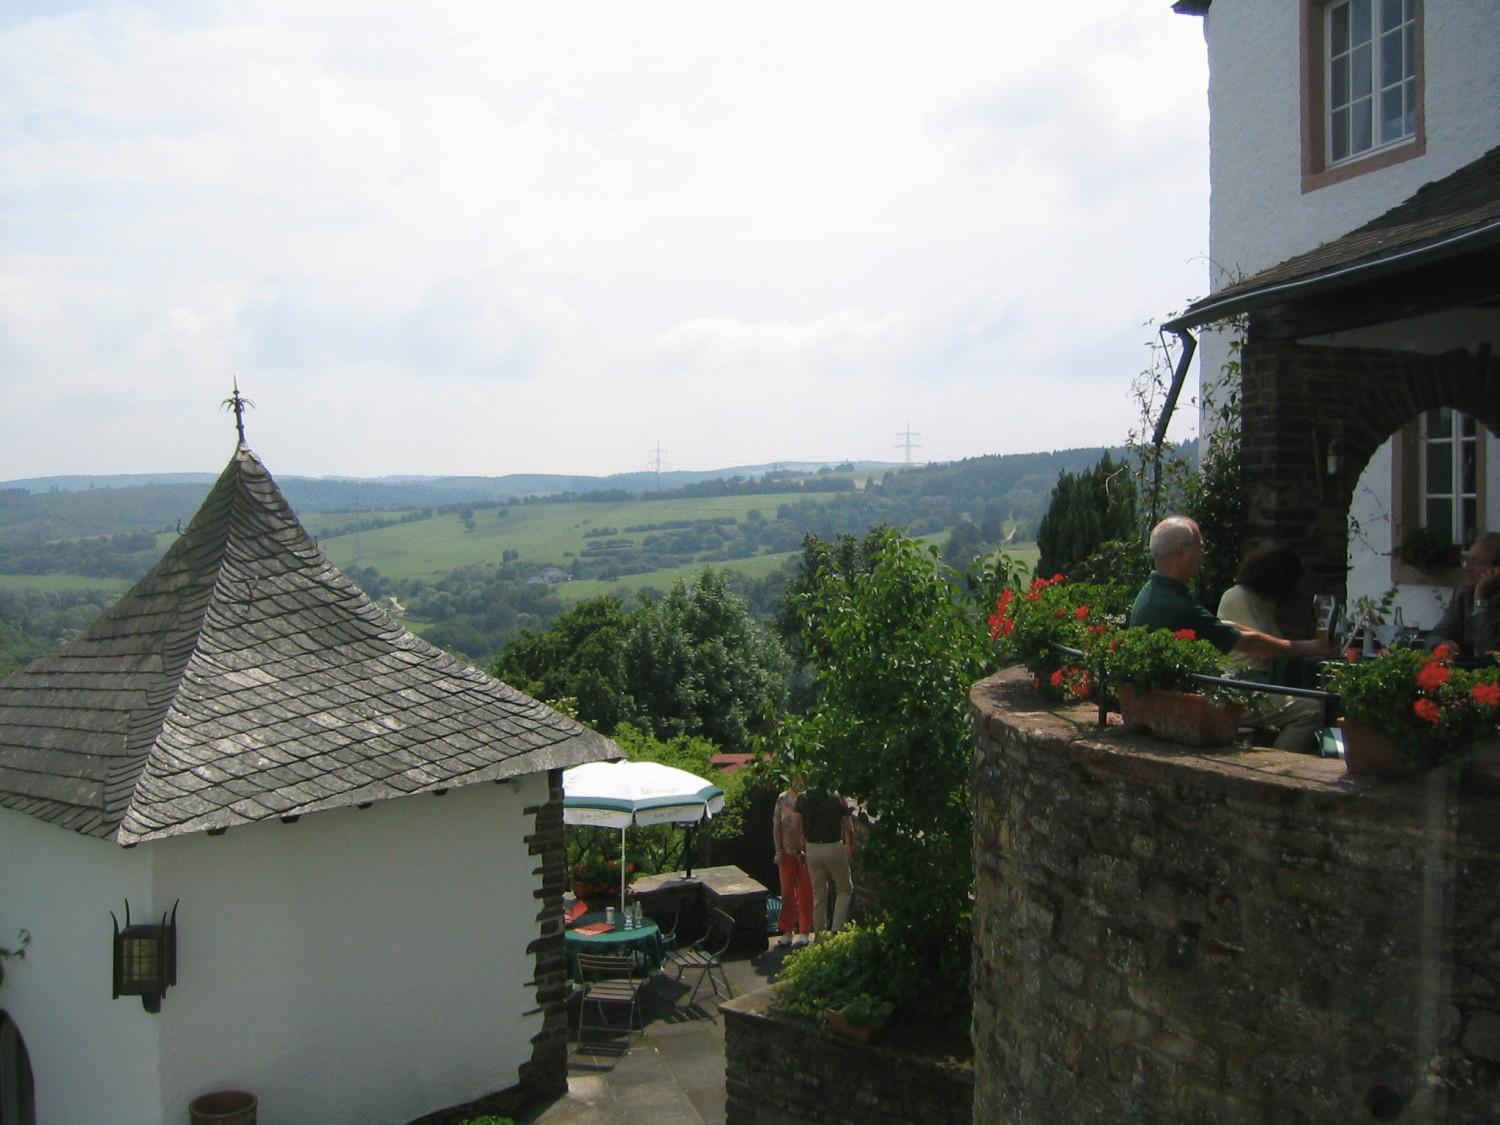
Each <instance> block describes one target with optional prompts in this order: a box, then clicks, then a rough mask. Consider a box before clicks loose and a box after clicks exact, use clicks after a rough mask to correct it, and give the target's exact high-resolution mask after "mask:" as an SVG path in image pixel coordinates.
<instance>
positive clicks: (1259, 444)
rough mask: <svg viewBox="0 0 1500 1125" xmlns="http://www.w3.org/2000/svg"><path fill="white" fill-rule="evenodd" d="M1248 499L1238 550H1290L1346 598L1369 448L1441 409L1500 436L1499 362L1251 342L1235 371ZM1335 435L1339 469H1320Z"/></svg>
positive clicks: (1321, 584)
mask: <svg viewBox="0 0 1500 1125" xmlns="http://www.w3.org/2000/svg"><path fill="white" fill-rule="evenodd" d="M1241 405H1242V427H1243V440H1242V442H1241V450H1242V453H1243V458H1244V468H1245V479H1246V481H1247V485H1246V501H1247V518H1246V525H1245V528H1244V543H1243V544H1242V545H1248V544H1250V543H1257V542H1268V543H1275V544H1277V545H1279V546H1285V547H1289V548H1291V549H1292V550H1294V551H1296V552H1297V553H1298V554H1299V555H1300V556H1301V557H1302V558H1303V560H1304V561H1305V562H1306V564H1307V567H1308V571H1309V574H1310V576H1311V581H1312V587H1313V589H1315V590H1317V591H1318V592H1322V593H1336V594H1340V595H1343V594H1345V593H1346V592H1347V591H1346V582H1345V578H1346V566H1347V563H1346V557H1347V549H1348V548H1347V538H1348V532H1347V521H1348V514H1349V507H1350V503H1351V500H1352V498H1353V491H1354V487H1355V485H1356V484H1357V483H1358V481H1359V477H1360V474H1361V473H1362V472H1364V469H1365V466H1366V465H1368V464H1369V462H1370V458H1371V457H1372V456H1374V454H1375V451H1376V450H1377V449H1379V448H1380V446H1381V445H1382V444H1383V443H1384V442H1385V440H1386V439H1387V438H1388V437H1390V435H1391V434H1393V433H1395V432H1396V431H1397V430H1399V429H1400V428H1401V427H1402V426H1403V425H1405V424H1406V423H1407V422H1408V421H1410V420H1411V419H1412V418H1413V417H1415V416H1417V415H1418V414H1421V413H1422V412H1423V411H1426V410H1430V409H1432V408H1434V407H1438V406H1451V407H1453V408H1454V409H1456V410H1462V411H1464V412H1465V413H1468V414H1472V415H1474V416H1475V417H1476V418H1477V419H1478V420H1479V422H1480V423H1482V424H1483V425H1485V426H1486V427H1488V428H1489V429H1490V430H1491V431H1494V432H1496V433H1500V361H1497V360H1496V358H1495V357H1493V356H1491V355H1478V356H1476V355H1470V354H1469V353H1467V352H1461V351H1456V352H1452V353H1448V354H1446V355H1435V356H1434V355H1420V354H1417V353H1414V352H1402V351H1389V350H1383V349H1373V348H1326V347H1309V346H1306V345H1301V344H1282V343H1277V344H1252V345H1248V346H1247V347H1246V348H1245V351H1244V356H1243V361H1242V367H1241ZM1335 439H1337V441H1338V442H1339V444H1340V446H1341V451H1342V456H1341V464H1340V467H1339V471H1338V473H1337V474H1336V475H1333V476H1330V475H1328V473H1327V472H1326V455H1327V451H1328V447H1329V444H1330V442H1332V441H1334V440H1335Z"/></svg>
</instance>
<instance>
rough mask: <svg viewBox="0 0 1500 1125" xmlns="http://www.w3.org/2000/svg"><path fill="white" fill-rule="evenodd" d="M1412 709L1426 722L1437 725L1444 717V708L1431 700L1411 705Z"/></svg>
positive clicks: (1423, 700) (1419, 701)
mask: <svg viewBox="0 0 1500 1125" xmlns="http://www.w3.org/2000/svg"><path fill="white" fill-rule="evenodd" d="M1411 709H1412V710H1413V711H1414V712H1416V716H1417V718H1419V719H1421V720H1423V721H1424V722H1428V723H1436V722H1437V721H1438V720H1439V719H1441V718H1442V717H1443V711H1442V708H1440V707H1439V706H1438V705H1437V704H1436V703H1435V702H1434V701H1433V700H1431V699H1419V700H1417V701H1416V702H1415V703H1413V704H1412V705H1411Z"/></svg>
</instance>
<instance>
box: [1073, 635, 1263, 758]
mask: <svg viewBox="0 0 1500 1125" xmlns="http://www.w3.org/2000/svg"><path fill="white" fill-rule="evenodd" d="M1094 649H1095V651H1097V652H1098V653H1099V658H1100V659H1099V667H1100V668H1101V669H1102V671H1103V674H1104V675H1105V676H1106V677H1107V680H1108V683H1109V686H1110V688H1111V690H1113V691H1114V693H1115V695H1116V697H1117V698H1118V699H1119V701H1120V714H1121V717H1122V718H1123V719H1124V722H1125V725H1126V727H1128V728H1131V729H1136V730H1148V731H1150V732H1151V733H1152V734H1154V735H1155V736H1156V737H1157V738H1163V739H1166V740H1168V741H1170V742H1181V743H1185V744H1187V745H1189V746H1224V745H1227V744H1228V743H1231V742H1233V741H1234V740H1235V738H1236V737H1237V735H1238V733H1239V719H1240V713H1241V711H1242V710H1243V705H1242V703H1241V701H1240V700H1239V699H1238V698H1236V697H1235V693H1234V692H1233V690H1232V689H1214V690H1212V691H1210V692H1204V691H1203V690H1202V689H1201V688H1200V687H1199V685H1198V683H1197V682H1196V681H1195V680H1194V679H1193V676H1194V675H1207V676H1217V675H1221V674H1222V672H1223V664H1224V657H1223V655H1222V654H1221V653H1220V652H1219V650H1218V649H1216V648H1215V647H1214V646H1213V645H1211V644H1209V643H1208V642H1207V641H1204V640H1199V639H1198V635H1197V634H1196V633H1195V632H1194V631H1193V630H1191V629H1179V630H1178V631H1176V632H1175V633H1174V632H1172V631H1171V630H1168V629H1145V628H1135V629H1121V630H1119V631H1118V632H1115V633H1113V634H1109V635H1106V636H1102V637H1099V638H1097V639H1095V641H1094Z"/></svg>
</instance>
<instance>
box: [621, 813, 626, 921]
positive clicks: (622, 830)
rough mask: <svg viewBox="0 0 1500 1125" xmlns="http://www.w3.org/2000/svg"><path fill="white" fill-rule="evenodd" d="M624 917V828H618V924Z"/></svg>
mask: <svg viewBox="0 0 1500 1125" xmlns="http://www.w3.org/2000/svg"><path fill="white" fill-rule="evenodd" d="M624 918H625V829H623V828H622V829H620V919H621V921H620V924H621V925H622V926H623V925H624V924H625V922H624Z"/></svg>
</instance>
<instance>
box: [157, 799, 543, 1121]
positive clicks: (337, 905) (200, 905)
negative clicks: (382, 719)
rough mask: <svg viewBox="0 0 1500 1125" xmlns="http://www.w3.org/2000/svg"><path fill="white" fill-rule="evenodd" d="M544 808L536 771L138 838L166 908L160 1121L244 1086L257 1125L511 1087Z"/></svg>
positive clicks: (401, 1113) (409, 1107)
mask: <svg viewBox="0 0 1500 1125" xmlns="http://www.w3.org/2000/svg"><path fill="white" fill-rule="evenodd" d="M545 799H546V779H545V776H544V775H537V776H533V777H529V778H521V779H517V780H515V781H513V782H511V783H510V784H507V785H503V786H497V785H490V784H484V785H475V786H469V787H467V788H463V789H456V790H453V791H451V792H449V793H448V794H447V795H445V796H443V797H436V796H431V795H427V796H419V797H409V798H406V799H403V800H397V801H386V802H380V803H377V804H375V805H374V806H372V807H371V808H369V809H366V810H355V809H346V810H339V811H333V812H325V813H317V814H313V815H311V816H307V817H304V818H303V819H302V820H300V821H298V822H297V823H295V824H282V823H280V822H279V821H276V822H271V823H268V824H259V825H254V826H251V827H247V828H237V829H231V830H230V831H229V832H228V833H227V834H225V835H223V836H219V837H207V836H203V835H195V836H191V837H186V838H181V839H174V840H167V841H163V842H161V843H157V844H153V845H145V846H143V848H144V847H150V848H151V849H152V850H153V851H154V857H153V858H154V879H155V884H154V886H155V898H156V901H158V902H167V903H170V902H171V900H172V899H174V898H177V897H180V898H181V899H182V907H181V909H180V911H179V915H178V918H179V926H180V935H179V967H178V982H179V983H178V987H177V988H175V989H174V990H172V991H171V992H169V993H168V994H167V997H166V999H165V1001H164V1002H163V1005H162V1011H161V1014H160V1015H159V1016H157V1017H155V1018H156V1020H157V1023H158V1027H159V1029H160V1036H161V1057H162V1069H161V1102H162V1106H163V1108H164V1110H165V1116H166V1120H168V1121H185V1120H186V1119H187V1113H188V1109H187V1107H188V1103H189V1102H190V1101H191V1099H192V1098H193V1097H195V1096H197V1095H199V1094H202V1093H206V1092H209V1091H212V1090H218V1089H245V1090H249V1091H251V1092H253V1093H255V1094H256V1096H257V1097H258V1098H259V1102H260V1119H261V1120H262V1121H266V1122H274V1123H275V1125H299V1123H306V1125H335V1123H339V1122H359V1123H360V1125H378V1123H381V1122H392V1123H397V1122H406V1121H409V1120H410V1119H411V1118H413V1117H416V1116H419V1115H420V1114H422V1113H424V1112H427V1111H430V1110H434V1109H438V1108H441V1107H443V1106H446V1105H451V1104H454V1103H457V1102H462V1101H465V1100H468V1099H470V1098H474V1097H477V1096H478V1095H480V1094H483V1093H487V1092H489V1091H492V1090H497V1089H501V1088H504V1087H506V1086H510V1085H513V1084H514V1083H515V1082H516V1081H517V1078H518V1071H517V1068H518V1067H519V1065H520V1064H521V1063H522V1062H524V1061H526V1060H528V1059H530V1057H531V1044H530V1039H531V1037H532V1036H533V1035H535V1034H536V1033H537V1032H538V1031H539V1030H540V1029H541V1016H540V1014H539V1013H537V1014H532V1015H529V1016H527V1015H523V1013H524V1012H526V1011H528V1010H529V1009H531V1008H533V1007H534V1004H535V1000H534V992H533V990H532V989H531V987H530V985H529V982H530V980H531V977H532V973H533V960H532V958H531V957H530V956H528V955H527V953H526V947H527V945H528V943H529V942H531V941H532V940H534V939H535V937H536V936H537V933H538V923H537V922H536V921H535V916H536V913H537V911H538V909H539V903H538V902H537V900H536V899H534V898H532V897H531V890H532V888H533V887H534V886H535V885H536V884H537V881H538V877H537V876H535V875H533V870H534V868H535V867H536V866H537V865H538V864H537V859H536V858H535V857H532V856H530V855H528V854H527V851H526V847H525V845H524V844H523V842H522V837H523V836H525V835H526V834H527V833H528V832H529V831H531V829H532V818H531V817H528V816H526V815H525V814H524V813H523V811H522V810H523V808H524V807H526V806H528V805H535V804H540V803H541V802H543V801H544V800H545Z"/></svg>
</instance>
